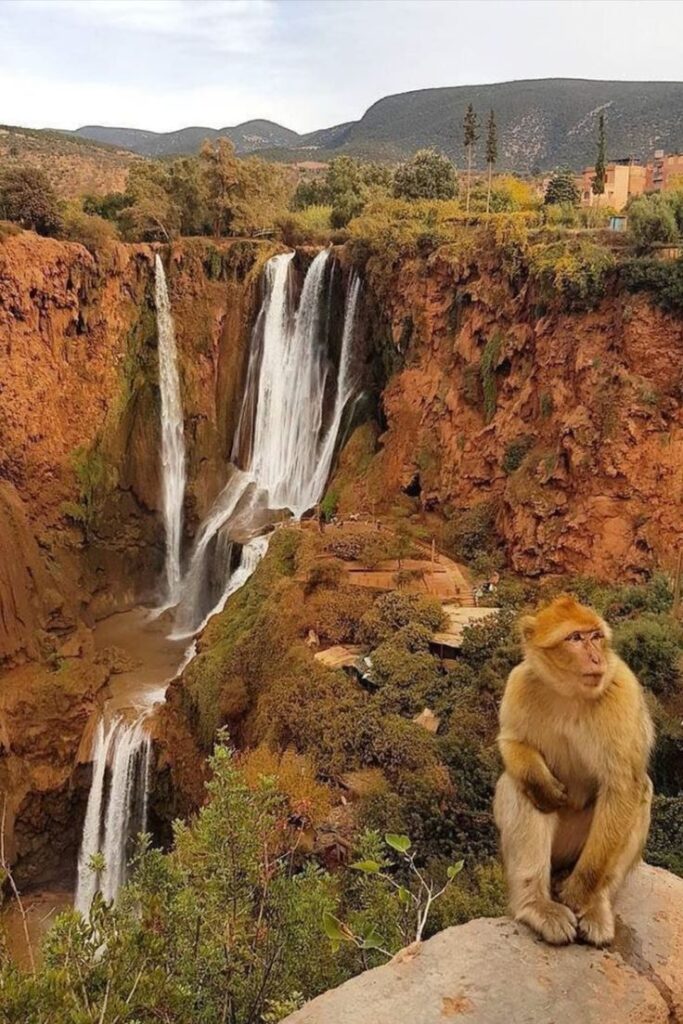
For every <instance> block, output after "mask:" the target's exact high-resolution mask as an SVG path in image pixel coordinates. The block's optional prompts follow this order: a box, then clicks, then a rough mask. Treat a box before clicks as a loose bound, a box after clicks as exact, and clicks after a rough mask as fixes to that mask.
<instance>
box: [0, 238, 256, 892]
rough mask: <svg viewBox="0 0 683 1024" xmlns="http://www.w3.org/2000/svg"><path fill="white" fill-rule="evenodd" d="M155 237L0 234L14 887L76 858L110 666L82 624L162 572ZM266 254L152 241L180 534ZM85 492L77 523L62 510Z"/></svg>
mask: <svg viewBox="0 0 683 1024" xmlns="http://www.w3.org/2000/svg"><path fill="white" fill-rule="evenodd" d="M155 248H158V247H152V246H149V245H123V244H116V245H113V246H112V247H111V248H108V249H106V250H103V251H102V252H100V253H98V254H97V255H93V254H91V253H90V252H88V251H87V250H86V249H85V248H83V247H82V246H80V245H77V244H74V243H68V242H61V241H57V240H54V239H46V238H39V237H37V236H36V235H33V234H31V233H20V234H17V235H11V236H9V237H6V238H4V239H0V799H1V798H2V794H5V795H6V796H7V806H6V821H5V832H6V836H5V838H6V847H7V853H8V856H9V857H10V858H11V859H12V860H14V859H17V877H18V879H19V880H21V881H23V882H28V881H33V882H36V881H41V880H46V879H49V878H52V877H55V876H56V875H58V874H59V872H60V871H61V870H63V868H64V865H67V866H68V867H69V868H73V866H74V864H75V851H76V849H77V844H78V838H79V830H80V825H81V822H82V814H83V806H84V805H83V801H84V799H85V795H86V793H87V770H86V769H84V768H83V767H79V766H78V762H79V760H80V755H79V748H81V749H83V744H84V743H85V745H86V746H87V745H88V743H87V727H88V722H90V721H92V712H93V711H94V710H95V708H96V706H97V704H98V703H99V702H100V701H101V700H102V699H103V697H104V696H106V692H107V691H106V685H107V681H108V678H109V676H110V674H111V672H112V671H115V670H116V668H115V665H114V664H113V662H115V660H116V659H115V658H114V659H113V661H112V659H111V658H108V657H106V656H105V655H106V652H103V653H102V654H98V653H97V652H96V651H95V649H94V645H93V639H92V633H91V629H90V627H91V626H92V624H93V620H94V618H96V617H99V616H101V615H104V614H107V613H108V612H110V611H115V610H118V609H121V608H124V607H126V606H128V605H129V604H131V603H132V602H134V601H135V600H137V599H138V598H139V597H140V596H142V595H144V594H146V593H150V591H151V589H152V588H153V586H154V584H155V582H156V579H157V575H158V571H159V569H160V567H161V559H162V556H163V534H162V528H161V523H160V518H159V515H158V512H159V472H158V466H159V398H158V368H157V353H156V323H155V311H154V255H155ZM272 251H273V246H272V245H270V244H269V243H258V242H254V243H251V242H247V243H244V242H242V243H229V242H226V243H221V244H214V243H212V242H210V241H209V240H207V239H198V240H186V241H182V242H178V243H175V244H174V245H173V246H172V247H171V248H170V249H169V248H167V247H163V248H162V249H161V252H162V256H163V259H164V262H165V265H166V267H167V278H168V284H169V291H170V296H171V303H172V308H173V312H174V318H175V323H176V333H177V340H178V350H179V355H180V364H181V365H180V375H181V387H182V390H183V398H184V404H185V415H186V438H187V446H188V473H189V488H188V500H187V523H188V530H189V531H190V532H191V531H192V529H193V528H194V527H195V525H196V522H197V520H198V518H200V517H201V515H202V514H203V512H204V511H205V510H206V508H207V505H208V503H209V502H210V501H211V500H212V498H213V496H214V495H215V493H216V492H217V490H218V489H219V488H220V487H221V486H222V483H223V473H224V462H225V453H226V452H227V451H229V449H230V445H231V430H232V429H233V424H232V422H231V419H230V415H231V414H230V409H231V408H233V407H234V404H235V403H234V402H233V401H232V398H233V397H234V396H235V395H236V394H238V393H239V390H240V388H241V374H242V373H243V371H244V368H245V365H246V363H245V356H246V354H247V351H248V348H247V342H248V338H249V332H250V327H251V322H252V319H253V315H254V309H255V305H256V300H257V293H258V281H259V277H260V267H261V264H262V263H263V261H264V260H265V259H266V258H267V257H268V256H269V255H270V254H271V253H272ZM79 465H80V466H81V467H83V466H85V475H86V477H87V478H88V479H87V480H86V483H85V484H84V481H83V472H84V470H83V468H81V479H79V474H78V466H79ZM91 484H92V486H91ZM84 491H85V492H87V491H90V492H91V493H90V494H89V496H88V497H87V499H86V504H87V503H89V505H90V511H91V515H90V517H89V521H88V523H87V527H86V525H85V524H83V523H82V522H79V520H78V516H77V515H74V510H75V512H78V505H79V504H80V505H81V507H82V506H83V504H84Z"/></svg>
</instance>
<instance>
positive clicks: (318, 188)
mask: <svg viewBox="0 0 683 1024" xmlns="http://www.w3.org/2000/svg"><path fill="white" fill-rule="evenodd" d="M329 201H330V194H329V192H328V189H327V185H326V184H325V181H324V179H322V178H310V179H307V180H304V181H300V182H299V184H298V185H297V187H296V188H295V190H294V195H293V196H292V201H291V203H290V206H291V209H292V210H306V209H307V208H308V207H309V206H327V205H328V204H329Z"/></svg>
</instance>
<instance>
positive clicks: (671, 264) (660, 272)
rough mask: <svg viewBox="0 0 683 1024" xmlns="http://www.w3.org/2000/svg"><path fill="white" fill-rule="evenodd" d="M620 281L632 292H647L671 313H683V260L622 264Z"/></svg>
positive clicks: (643, 260)
mask: <svg viewBox="0 0 683 1024" xmlns="http://www.w3.org/2000/svg"><path fill="white" fill-rule="evenodd" d="M619 276H620V280H621V282H622V283H623V285H624V287H625V288H626V289H627V290H628V291H630V292H641V291H647V292H650V293H651V295H652V299H653V301H654V302H656V303H657V305H658V306H661V307H662V308H663V309H665V310H667V312H670V313H680V312H681V311H683V259H678V260H673V261H664V260H653V259H635V260H629V261H627V262H626V263H624V264H622V266H621V268H620V271H619Z"/></svg>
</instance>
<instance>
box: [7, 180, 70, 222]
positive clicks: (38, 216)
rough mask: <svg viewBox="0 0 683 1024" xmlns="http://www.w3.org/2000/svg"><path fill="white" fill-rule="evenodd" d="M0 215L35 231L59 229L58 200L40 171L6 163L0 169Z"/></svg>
mask: <svg viewBox="0 0 683 1024" xmlns="http://www.w3.org/2000/svg"><path fill="white" fill-rule="evenodd" d="M0 217H2V218H4V219H5V220H11V221H14V222H15V223H17V224H21V226H22V227H23V228H28V229H29V230H31V231H36V232H37V233H38V234H39V235H54V234H57V233H58V232H59V229H60V227H61V219H60V211H59V201H58V199H57V195H56V193H55V191H54V189H53V188H52V185H51V184H50V181H49V179H48V177H47V175H46V174H45V172H44V171H42V170H40V168H38V167H7V168H5V169H4V170H3V171H2V172H0Z"/></svg>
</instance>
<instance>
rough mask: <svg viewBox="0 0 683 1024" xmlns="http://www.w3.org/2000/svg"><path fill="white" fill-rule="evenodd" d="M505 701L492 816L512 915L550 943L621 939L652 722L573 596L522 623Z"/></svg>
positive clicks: (641, 825)
mask: <svg viewBox="0 0 683 1024" xmlns="http://www.w3.org/2000/svg"><path fill="white" fill-rule="evenodd" d="M520 627H521V631H522V638H523V646H524V661H523V662H522V663H521V664H520V665H518V666H517V667H516V668H514V669H513V670H512V672H511V673H510V676H509V678H508V681H507V684H506V687H505V694H504V696H503V701H502V704H501V708H500V734H499V737H498V743H499V747H500V752H501V754H502V758H503V762H504V766H505V770H504V773H503V775H502V776H501V777H500V779H499V780H498V785H497V787H496V796H495V801H494V816H495V820H496V824H497V826H498V829H499V832H500V839H501V849H502V855H503V861H504V865H505V873H506V877H507V884H508V895H509V900H510V909H511V913H512V914H513V916H514V917H515V919H516V920H518V921H522V922H524V923H525V924H527V925H528V926H529V927H530V928H532V929H533V930H534V931H536V932H538V934H539V935H541V936H542V937H543V938H544V939H545V940H546V941H547V942H550V943H553V944H556V945H561V944H564V943H568V942H573V941H574V939H576V938H577V937H579V938H581V939H583V940H585V941H586V942H590V943H592V944H593V945H595V946H602V945H605V944H607V943H609V942H611V941H612V939H613V938H614V913H613V909H612V900H613V898H614V895H615V893H616V892H617V890H618V888H619V886H620V885H621V883H622V882H623V880H624V878H625V877H626V875H627V874H628V872H629V871H630V870H631V868H633V867H634V865H635V864H637V863H638V861H639V860H640V858H641V856H642V852H643V848H644V845H645V840H646V838H647V832H648V828H649V824H650V805H651V801H652V783H651V781H650V779H649V778H648V774H647V767H648V760H649V757H650V752H651V749H652V744H653V740H654V730H653V726H652V721H651V719H650V715H649V713H648V710H647V707H646V704H645V697H644V693H643V690H642V688H641V686H640V683H639V682H638V680H637V679H636V677H635V676H634V674H633V673H632V672H631V670H630V669H629V668H628V666H627V665H625V664H624V662H623V661H622V660H621V659H620V658H619V657H618V656H617V655H616V654H615V652H614V651H613V650H612V646H611V642H610V641H611V636H612V634H611V630H610V628H609V626H608V625H607V623H606V622H604V621H603V619H601V618H600V616H599V615H597V614H596V613H595V612H594V611H593V610H592V609H590V608H586V607H585V606H583V605H581V604H579V603H578V602H577V601H575V600H574V599H573V598H572V597H569V596H562V597H558V598H556V599H555V600H554V601H553V602H552V603H551V604H550V605H548V606H547V607H546V608H544V609H542V610H541V611H539V612H538V613H537V614H536V615H533V616H524V617H523V618H522V620H521V622H520Z"/></svg>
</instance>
